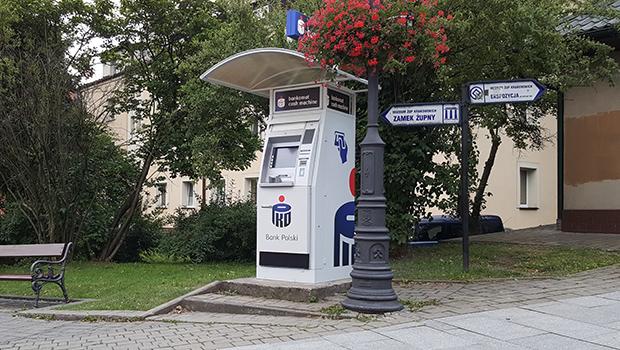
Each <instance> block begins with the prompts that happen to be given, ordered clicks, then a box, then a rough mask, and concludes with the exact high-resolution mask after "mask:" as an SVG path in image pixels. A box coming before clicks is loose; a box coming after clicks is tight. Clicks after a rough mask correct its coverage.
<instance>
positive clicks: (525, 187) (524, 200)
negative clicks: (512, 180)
mask: <svg viewBox="0 0 620 350" xmlns="http://www.w3.org/2000/svg"><path fill="white" fill-rule="evenodd" d="M518 195H519V208H520V209H538V169H537V167H536V166H534V165H519V193H518Z"/></svg>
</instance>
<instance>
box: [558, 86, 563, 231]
mask: <svg viewBox="0 0 620 350" xmlns="http://www.w3.org/2000/svg"><path fill="white" fill-rule="evenodd" d="M557 94H558V125H557V135H558V136H557V137H558V153H557V157H558V169H557V172H558V178H557V182H558V183H557V191H558V194H557V198H558V204H557V205H558V219H557V225H558V229H562V218H563V216H564V93H563V92H561V91H560V90H559V89H558V90H557Z"/></svg>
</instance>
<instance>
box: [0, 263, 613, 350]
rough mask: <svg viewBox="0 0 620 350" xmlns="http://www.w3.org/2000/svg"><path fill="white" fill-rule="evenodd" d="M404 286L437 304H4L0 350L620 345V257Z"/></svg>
mask: <svg viewBox="0 0 620 350" xmlns="http://www.w3.org/2000/svg"><path fill="white" fill-rule="evenodd" d="M396 289H397V292H398V293H399V296H400V297H401V298H402V299H417V300H419V299H436V300H438V301H439V304H438V305H434V306H429V307H425V308H424V309H422V310H421V311H419V312H415V313H411V312H407V311H404V312H399V313H395V314H390V315H387V316H385V317H379V318H376V319H372V320H365V321H362V320H355V319H354V320H321V321H317V319H306V318H299V317H298V318H295V317H266V316H260V315H255V316H252V315H227V314H201V313H189V314H183V315H181V316H182V318H178V319H175V318H174V317H173V316H174V315H171V316H170V317H171V318H169V319H170V320H172V321H174V322H170V321H168V322H162V321H161V318H160V319H155V320H150V321H143V322H131V323H123V322H119V323H115V322H94V323H88V322H77V321H47V320H34V319H27V318H21V317H15V316H13V315H12V314H11V313H7V312H0V349H222V348H231V347H241V346H258V347H257V348H258V349H267V348H268V349H278V348H281V347H284V348H286V349H315V348H322V350H325V349H343V348H344V349H346V348H351V349H352V348H355V349H366V348H368V349H370V348H373V349H380V348H385V349H413V350H415V349H443V348H445V349H448V348H451V347H452V348H454V349H509V350H510V349H532V348H534V349H537V348H540V349H580V348H583V349H614V348H619V347H620V345H618V344H620V339H618V334H620V292H619V291H620V265H616V266H611V267H607V268H602V269H597V270H593V271H588V272H583V273H579V274H576V275H573V276H570V277H568V278H562V279H541V280H507V281H497V282H481V283H415V284H408V285H401V286H398V287H397V288H396ZM181 316H179V317H181ZM205 317H206V318H205ZM347 339H348V340H347ZM299 340H302V341H301V342H295V341H299ZM290 342H292V343H290ZM416 342H417V343H416ZM264 344H269V345H264ZM351 344H353V345H351ZM541 344H543V345H544V344H547V345H548V346H547V345H545V346H547V347H541V346H542V345H541ZM549 344H551V345H549ZM556 345H557V346H556ZM260 346H262V347H260ZM291 346H292V347H291Z"/></svg>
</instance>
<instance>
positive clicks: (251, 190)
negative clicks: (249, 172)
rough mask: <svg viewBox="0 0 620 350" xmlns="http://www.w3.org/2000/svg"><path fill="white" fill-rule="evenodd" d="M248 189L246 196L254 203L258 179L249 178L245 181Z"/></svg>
mask: <svg viewBox="0 0 620 350" xmlns="http://www.w3.org/2000/svg"><path fill="white" fill-rule="evenodd" d="M245 181H246V184H247V189H248V195H249V196H250V200H251V201H252V202H254V203H256V191H257V188H258V178H257V177H250V178H247V179H245Z"/></svg>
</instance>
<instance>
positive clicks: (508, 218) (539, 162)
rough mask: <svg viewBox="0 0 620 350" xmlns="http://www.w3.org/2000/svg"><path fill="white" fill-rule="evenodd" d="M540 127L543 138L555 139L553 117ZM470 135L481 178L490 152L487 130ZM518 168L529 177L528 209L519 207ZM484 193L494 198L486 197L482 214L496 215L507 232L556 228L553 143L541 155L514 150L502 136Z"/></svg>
mask: <svg viewBox="0 0 620 350" xmlns="http://www.w3.org/2000/svg"><path fill="white" fill-rule="evenodd" d="M542 127H543V128H544V130H545V134H546V135H547V136H550V137H551V139H554V136H555V135H556V131H557V121H556V118H555V116H546V117H545V118H543V120H542ZM473 133H474V135H475V137H476V143H477V145H478V149H479V151H480V161H479V163H478V172H479V174H482V170H483V168H484V162H485V161H486V159H487V157H488V155H489V152H490V150H491V141H490V139H489V137H488V133H487V132H486V130H483V129H478V130H474V131H473ZM520 168H523V169H524V170H526V169H527V171H528V172H529V176H530V184H529V185H530V186H529V187H530V191H529V193H528V196H529V197H530V198H529V205H526V204H521V187H520V186H521V177H520ZM526 181H527V180H526ZM524 186H525V185H524ZM487 192H491V193H492V194H493V195H492V196H490V197H487V202H486V209H485V210H483V214H488V215H499V216H500V217H501V218H502V220H503V222H504V226H505V227H506V228H509V229H521V228H528V227H534V226H540V225H549V224H555V223H556V220H557V147H556V143H555V142H549V143H547V144H546V145H545V147H544V148H543V149H542V150H540V151H524V150H518V149H515V147H514V143H513V142H512V140H511V139H510V138H508V137H506V136H503V137H502V144H501V145H500V148H499V150H498V152H497V157H496V160H495V165H494V166H493V170H492V172H491V177H490V179H489V184H488V187H487Z"/></svg>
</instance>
